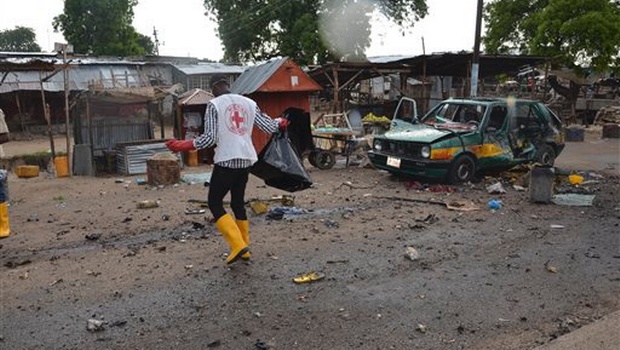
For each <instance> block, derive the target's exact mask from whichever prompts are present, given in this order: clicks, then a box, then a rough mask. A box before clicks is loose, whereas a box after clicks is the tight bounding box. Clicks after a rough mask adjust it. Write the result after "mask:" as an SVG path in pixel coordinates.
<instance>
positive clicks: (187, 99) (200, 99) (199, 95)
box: [179, 89, 214, 106]
mask: <svg viewBox="0 0 620 350" xmlns="http://www.w3.org/2000/svg"><path fill="white" fill-rule="evenodd" d="M213 98H214V96H213V94H212V93H210V92H208V91H205V90H202V89H193V90H190V91H187V92H185V93H183V94H182V95H181V96H179V104H180V105H184V106H192V105H206V104H207V102H209V101H211V100H212V99H213Z"/></svg>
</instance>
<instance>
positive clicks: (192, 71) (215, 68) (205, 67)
mask: <svg viewBox="0 0 620 350" xmlns="http://www.w3.org/2000/svg"><path fill="white" fill-rule="evenodd" d="M172 66H173V67H174V68H176V69H178V70H180V71H181V72H183V74H185V75H200V74H216V73H220V74H241V73H243V70H244V69H245V68H246V67H244V66H237V65H229V64H224V63H205V62H200V63H198V64H174V65H172Z"/></svg>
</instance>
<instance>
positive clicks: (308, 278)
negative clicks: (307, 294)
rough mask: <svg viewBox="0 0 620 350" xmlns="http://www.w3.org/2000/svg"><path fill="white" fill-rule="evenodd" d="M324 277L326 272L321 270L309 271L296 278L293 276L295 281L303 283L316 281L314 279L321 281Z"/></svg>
mask: <svg viewBox="0 0 620 350" xmlns="http://www.w3.org/2000/svg"><path fill="white" fill-rule="evenodd" d="M323 278H325V274H322V273H320V272H314V271H313V272H309V273H306V274H303V275H300V276H297V277H295V278H293V282H295V283H297V284H302V283H309V282H314V281H320V280H322V279H323Z"/></svg>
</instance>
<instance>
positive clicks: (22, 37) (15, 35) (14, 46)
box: [0, 26, 41, 52]
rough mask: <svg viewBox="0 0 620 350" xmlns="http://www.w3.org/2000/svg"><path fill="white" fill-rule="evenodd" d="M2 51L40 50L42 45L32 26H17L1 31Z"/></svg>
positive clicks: (0, 47) (0, 44)
mask: <svg viewBox="0 0 620 350" xmlns="http://www.w3.org/2000/svg"><path fill="white" fill-rule="evenodd" d="M0 51H13V52H40V51H41V47H40V46H39V45H38V44H37V42H36V35H35V33H34V30H33V29H32V28H27V27H20V26H17V27H15V29H6V30H3V31H0Z"/></svg>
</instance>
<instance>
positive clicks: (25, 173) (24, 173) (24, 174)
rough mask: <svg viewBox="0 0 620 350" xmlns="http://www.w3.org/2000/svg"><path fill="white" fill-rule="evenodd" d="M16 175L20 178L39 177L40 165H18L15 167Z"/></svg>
mask: <svg viewBox="0 0 620 350" xmlns="http://www.w3.org/2000/svg"><path fill="white" fill-rule="evenodd" d="M15 175H17V177H20V178H29V177H38V176H39V167H38V166H36V165H18V166H17V167H15Z"/></svg>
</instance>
